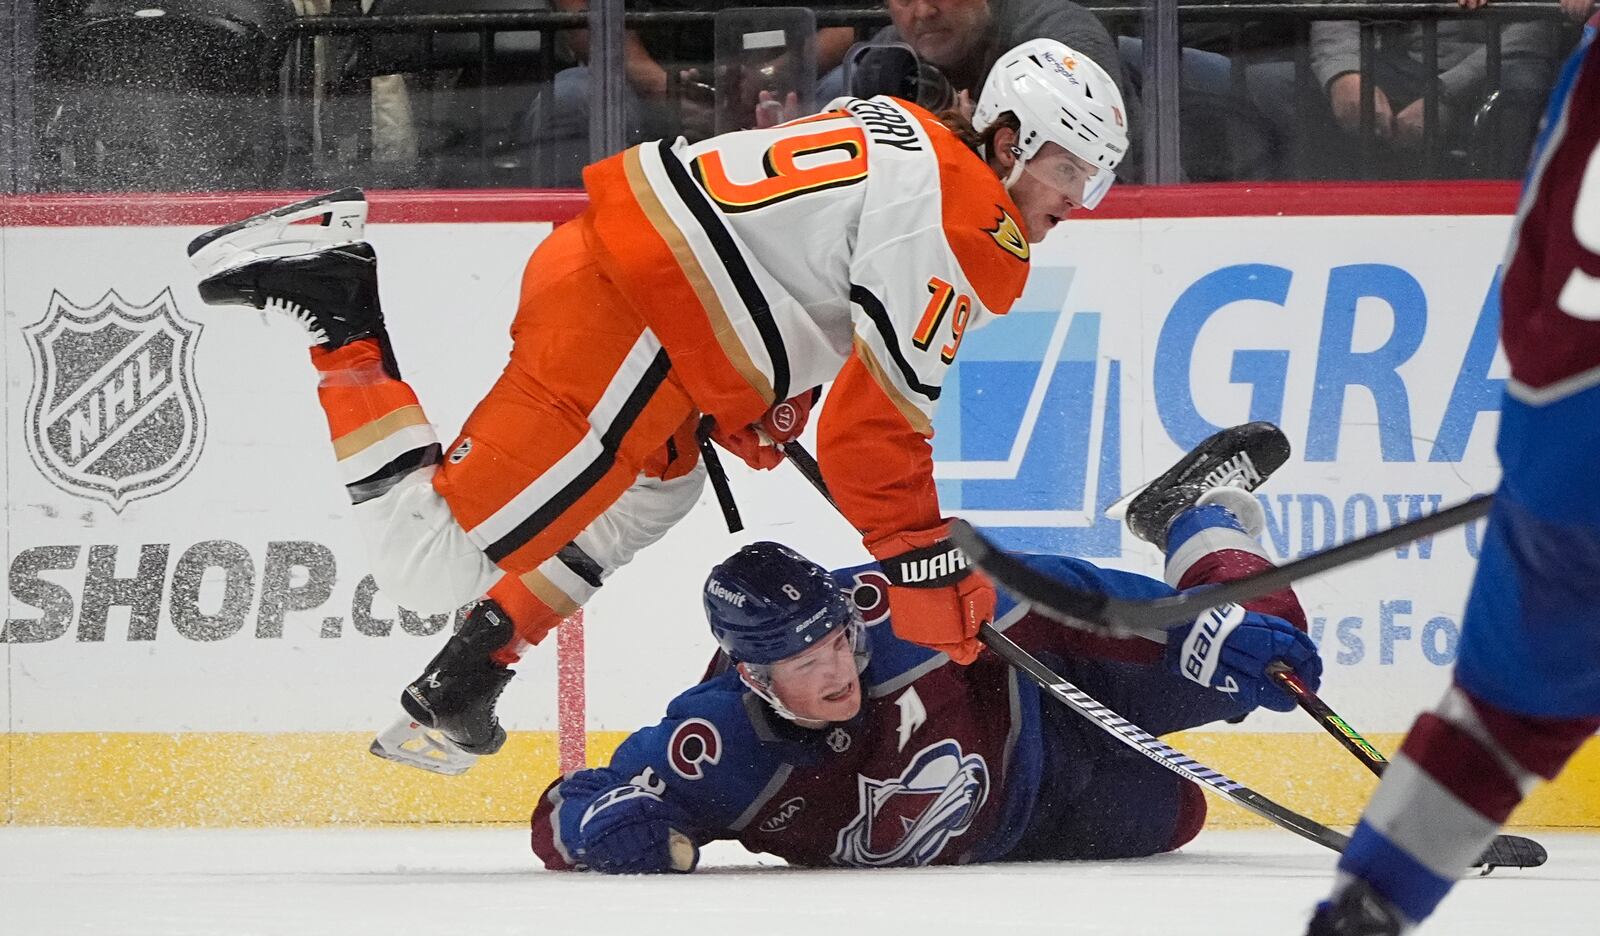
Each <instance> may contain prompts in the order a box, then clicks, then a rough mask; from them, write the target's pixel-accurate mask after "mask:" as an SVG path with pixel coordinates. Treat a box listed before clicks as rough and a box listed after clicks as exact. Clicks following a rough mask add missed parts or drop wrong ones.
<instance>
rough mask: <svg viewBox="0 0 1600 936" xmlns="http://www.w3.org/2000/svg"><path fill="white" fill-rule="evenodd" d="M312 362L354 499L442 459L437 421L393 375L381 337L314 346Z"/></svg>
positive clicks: (336, 451) (371, 495)
mask: <svg viewBox="0 0 1600 936" xmlns="http://www.w3.org/2000/svg"><path fill="white" fill-rule="evenodd" d="M311 363H312V365H313V366H315V367H316V369H317V373H318V375H319V378H320V379H319V381H318V385H317V398H318V400H319V401H320V402H321V403H322V409H323V412H324V413H325V414H326V415H327V417H328V431H329V433H330V434H331V435H332V436H333V454H334V457H335V458H337V459H338V460H339V473H340V474H341V475H342V476H343V478H344V483H345V488H346V490H348V492H349V494H350V502H351V503H353V504H360V503H364V502H366V501H369V500H372V499H373V498H376V497H380V496H382V495H383V494H385V493H387V492H388V491H390V490H391V489H393V488H394V486H395V485H396V484H398V483H400V481H401V480H402V479H404V478H405V477H406V476H407V475H410V474H411V473H413V472H415V471H418V470H421V469H426V468H431V467H432V466H433V465H436V464H438V463H439V458H440V451H439V439H438V437H437V436H436V435H435V434H434V431H433V426H431V425H430V424H429V423H428V417H427V416H426V415H425V414H424V413H423V412H422V406H421V405H420V404H418V403H417V395H416V394H415V393H413V392H412V391H411V387H410V386H409V385H407V384H406V383H405V381H402V380H396V379H394V378H393V377H391V376H389V371H388V370H387V369H386V368H385V365H384V358H383V350H382V348H381V347H380V346H379V344H378V342H377V341H376V340H375V339H372V338H363V339H360V340H358V341H352V342H351V343H349V344H347V345H345V346H343V347H340V348H333V349H327V348H320V347H318V348H312V349H311Z"/></svg>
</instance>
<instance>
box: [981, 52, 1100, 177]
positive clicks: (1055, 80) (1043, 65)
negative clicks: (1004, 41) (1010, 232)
mask: <svg viewBox="0 0 1600 936" xmlns="http://www.w3.org/2000/svg"><path fill="white" fill-rule="evenodd" d="M1008 112H1009V113H1012V114H1015V115H1016V117H1017V120H1018V121H1019V122H1020V123H1021V127H1020V129H1019V130H1018V133H1017V148H1018V149H1020V150H1021V151H1022V152H1021V154H1020V158H1019V159H1018V160H1017V162H1016V164H1015V165H1014V166H1013V167H1012V169H1011V175H1010V176H1008V177H1007V178H1006V180H1005V185H1006V188H1007V189H1009V188H1011V186H1012V185H1014V184H1016V181H1017V179H1019V178H1021V176H1022V170H1023V168H1024V166H1025V165H1026V163H1027V162H1028V160H1030V159H1032V158H1033V157H1034V156H1035V155H1036V154H1037V153H1038V152H1039V147H1041V146H1043V145H1044V144H1045V142H1046V141H1049V142H1051V143H1054V144H1056V145H1057V146H1060V147H1061V148H1062V149H1064V150H1066V151H1067V152H1069V153H1071V154H1072V155H1074V156H1076V157H1078V158H1079V159H1082V160H1083V161H1085V162H1087V163H1089V164H1091V165H1093V166H1095V167H1096V172H1095V174H1094V177H1093V178H1091V179H1090V180H1089V183H1088V184H1087V185H1086V186H1084V193H1083V207H1085V208H1093V207H1094V206H1095V205H1098V204H1099V203H1100V199H1102V198H1104V197H1105V194H1106V191H1107V190H1109V189H1110V188H1111V183H1112V182H1114V181H1116V173H1115V171H1114V170H1115V169H1116V168H1117V163H1119V162H1121V161H1122V157H1123V156H1124V155H1126V154H1127V152H1128V119H1127V111H1126V110H1125V109H1124V108H1123V106H1122V93H1121V92H1120V91H1118V90H1117V85H1116V82H1114V81H1112V80H1111V76H1110V75H1109V74H1107V73H1106V70H1105V69H1103V68H1101V67H1100V66H1099V65H1098V64H1096V63H1095V62H1094V60H1092V59H1090V58H1089V57H1088V56H1086V55H1082V54H1080V53H1078V52H1074V51H1073V50H1072V49H1070V48H1068V47H1067V46H1065V45H1063V44H1062V43H1060V42H1057V41H1056V40H1054V39H1030V40H1028V41H1027V42H1024V43H1023V44H1022V45H1019V46H1017V47H1016V48H1014V49H1012V50H1011V51H1009V52H1007V53H1005V54H1004V55H1002V56H1000V59H999V61H997V62H995V63H994V67H993V68H991V69H989V77H988V78H987V79H986V80H985V81H984V83H983V92H982V93H981V94H979V96H978V106H977V108H976V110H975V111H974V112H973V115H972V126H973V128H974V129H976V130H977V131H978V132H979V133H982V132H984V131H985V130H987V129H988V128H989V127H990V126H992V125H993V124H994V123H995V121H997V120H999V119H1000V116H1001V115H1002V114H1005V113H1008Z"/></svg>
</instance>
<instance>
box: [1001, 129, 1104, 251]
mask: <svg viewBox="0 0 1600 936" xmlns="http://www.w3.org/2000/svg"><path fill="white" fill-rule="evenodd" d="M1095 171H1096V170H1095V167H1094V166H1093V165H1092V164H1091V163H1089V162H1088V161H1086V160H1083V159H1079V158H1078V157H1077V156H1074V155H1072V154H1071V153H1069V152H1067V151H1066V150H1064V149H1062V148H1061V147H1060V146H1057V145H1056V144H1054V143H1045V144H1044V145H1043V146H1041V147H1039V152H1037V153H1035V154H1034V157H1033V158H1032V159H1030V160H1028V164H1027V166H1026V168H1024V169H1023V172H1022V175H1021V177H1019V178H1018V179H1017V183H1016V184H1015V185H1013V186H1011V198H1012V200H1013V201H1015V202H1016V203H1017V207H1018V208H1019V209H1021V210H1022V222H1023V224H1024V225H1026V226H1027V228H1028V241H1029V242H1030V243H1034V244H1037V243H1039V242H1040V241H1042V240H1044V236H1045V235H1046V234H1048V233H1050V230H1051V229H1052V228H1054V227H1055V226H1056V225H1057V224H1058V223H1060V222H1061V221H1062V219H1064V218H1066V216H1067V215H1069V214H1071V213H1072V209H1074V208H1080V207H1082V206H1083V192H1084V189H1085V188H1087V187H1088V184H1089V180H1090V179H1092V178H1094V174H1095Z"/></svg>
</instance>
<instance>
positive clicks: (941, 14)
mask: <svg viewBox="0 0 1600 936" xmlns="http://www.w3.org/2000/svg"><path fill="white" fill-rule="evenodd" d="M887 6H888V7H889V18H890V19H891V20H893V21H894V28H895V30H896V31H897V32H899V33H900V35H901V37H902V38H904V39H905V41H906V43H907V44H908V45H910V46H911V48H912V49H915V50H916V53H917V56H918V57H919V58H921V59H922V60H923V61H924V62H931V63H933V64H934V65H937V66H939V67H940V68H945V69H950V68H958V67H960V66H961V65H962V63H964V62H965V61H966V59H967V57H968V56H969V55H971V54H972V52H973V50H974V49H976V48H977V47H978V44H979V42H981V41H982V39H983V37H984V34H985V33H986V32H987V31H988V29H989V0H887Z"/></svg>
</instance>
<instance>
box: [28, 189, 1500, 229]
mask: <svg viewBox="0 0 1600 936" xmlns="http://www.w3.org/2000/svg"><path fill="white" fill-rule="evenodd" d="M1517 193H1518V185H1517V183H1515V182H1466V181H1450V182H1319V183H1316V184H1301V183H1295V182H1269V183H1257V182H1220V183H1208V184H1205V185H1165V186H1154V185H1145V186H1140V185H1122V186H1117V187H1116V188H1113V189H1112V190H1111V192H1110V194H1108V195H1107V196H1106V199H1105V201H1104V202H1102V203H1101V204H1100V207H1099V208H1097V209H1095V210H1094V211H1079V212H1076V213H1075V214H1074V215H1073V216H1072V219H1071V221H1072V223H1076V222H1079V221H1115V220H1126V219H1129V218H1240V217H1291V216H1303V217H1329V216H1352V215H1376V216H1391V217H1392V216H1403V215H1511V214H1512V213H1514V212H1515V211H1516V207H1517ZM311 194H317V193H310V192H300V191H295V192H220V193H206V194H193V193H190V194H183V193H159V192H150V193H145V192H140V193H131V194H114V195H108V194H92V195H79V194H57V195H10V196H3V197H0V226H6V227H148V226H160V225H166V226H177V225H195V226H199V225H218V224H227V223H228V222H230V221H237V220H239V219H240V218H244V217H248V216H250V215H252V214H256V213H259V212H262V211H266V210H268V209H270V208H276V207H278V206H280V205H285V204H288V203H289V202H292V201H296V200H299V199H301V198H306V197H308V196H309V195H311ZM367 200H368V201H369V202H371V204H372V208H371V214H370V216H369V218H370V220H371V221H372V222H373V223H375V224H447V223H448V224H484V223H502V224H504V223H522V222H552V221H554V222H560V221H569V220H571V219H572V218H575V217H577V216H578V215H579V214H581V213H582V212H583V210H584V209H585V208H586V207H588V204H589V199H588V195H587V194H585V193H584V192H583V191H582V190H581V189H465V190H440V191H401V190H373V191H369V192H368V193H367Z"/></svg>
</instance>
